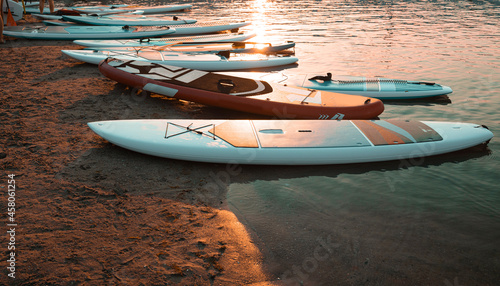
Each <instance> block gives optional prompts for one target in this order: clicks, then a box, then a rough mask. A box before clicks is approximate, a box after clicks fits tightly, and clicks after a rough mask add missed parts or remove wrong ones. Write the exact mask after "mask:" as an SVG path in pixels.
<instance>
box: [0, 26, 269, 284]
mask: <svg viewBox="0 0 500 286" xmlns="http://www.w3.org/2000/svg"><path fill="white" fill-rule="evenodd" d="M28 21H29V20H28ZM20 24H26V23H25V22H24V21H21V22H20ZM73 48H78V46H75V45H73V44H72V43H71V42H70V41H30V40H20V39H13V38H8V37H7V43H6V44H4V45H1V46H0V54H1V57H2V61H0V65H1V67H0V69H1V70H2V73H1V80H0V86H1V90H2V96H1V101H0V118H1V122H2V123H1V125H0V126H1V127H0V130H1V133H2V136H0V140H1V143H0V148H1V149H0V161H1V164H0V166H1V169H2V174H3V179H2V182H1V183H0V186H1V188H2V189H3V192H2V196H1V200H2V205H3V206H6V205H7V199H8V196H7V188H8V185H9V184H8V181H9V177H8V175H10V174H13V175H15V183H13V185H15V204H16V205H15V214H13V216H14V219H15V223H16V224H17V226H15V227H14V228H15V235H16V236H15V243H14V244H13V246H15V249H14V250H13V251H14V252H15V279H13V278H12V277H8V276H7V275H8V274H9V273H11V271H9V270H7V269H6V267H8V266H9V265H8V262H7V261H6V260H7V257H8V255H9V251H8V250H7V245H8V243H9V237H8V236H7V235H2V236H1V238H0V245H2V247H3V249H2V250H3V253H4V255H3V257H4V258H5V259H2V263H1V265H2V266H3V267H2V275H0V277H1V278H0V281H2V282H0V284H3V285H5V283H11V284H12V285H26V284H30V285H32V284H33V285H48V284H54V285H55V284H66V285H70V284H71V285H77V284H78V285H104V284H106V285H119V284H131V285H172V284H179V285H195V284H198V285H210V284H212V285H243V284H245V285H246V284H252V283H256V284H258V285H266V284H268V283H267V282H266V281H268V280H269V277H268V276H267V275H266V273H265V271H263V269H262V261H261V260H262V256H261V254H260V252H259V250H258V249H257V247H256V246H255V244H254V243H253V241H252V239H251V237H250V235H249V233H248V232H247V230H246V229H245V227H244V226H243V225H242V224H241V223H240V222H239V221H238V220H237V219H236V217H235V215H234V214H233V213H231V212H230V211H228V210H227V206H226V203H225V194H226V186H225V183H227V181H225V180H224V177H223V176H222V177H221V176H219V175H220V174H224V172H225V169H226V166H224V165H213V164H196V168H193V167H192V163H189V162H182V161H174V160H165V159H161V158H155V157H149V156H144V155H141V154H137V153H134V152H131V151H127V150H125V149H122V148H118V147H115V146H113V145H112V144H110V143H108V142H106V141H104V140H103V139H101V138H100V137H99V136H97V135H95V134H94V133H93V132H92V131H91V130H90V129H89V128H88V127H87V125H86V123H87V122H90V121H96V120H106V119H126V118H196V117H200V116H201V117H203V116H212V117H213V116H214V115H215V114H206V113H207V112H208V113H210V112H218V110H216V109H211V108H204V107H202V106H199V105H196V104H191V103H186V102H180V101H174V100H165V99H161V98H151V97H149V96H147V97H144V96H141V95H140V94H139V95H136V94H135V93H136V91H134V90H130V89H129V88H127V87H126V86H122V85H119V84H117V83H116V82H113V81H111V80H109V79H107V78H105V77H104V76H102V75H101V74H100V73H99V71H98V69H97V67H96V66H93V65H90V64H84V63H81V62H78V61H76V60H73V59H70V58H68V57H66V56H64V55H63V54H62V53H61V52H60V50H62V49H73ZM218 178H219V179H218ZM2 210H5V208H2ZM1 215H2V220H3V221H7V213H6V211H2V214H1ZM4 225H5V224H4ZM3 229H4V231H7V230H9V228H8V227H7V226H4V227H3Z"/></svg>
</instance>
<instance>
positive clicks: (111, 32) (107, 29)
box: [3, 26, 175, 40]
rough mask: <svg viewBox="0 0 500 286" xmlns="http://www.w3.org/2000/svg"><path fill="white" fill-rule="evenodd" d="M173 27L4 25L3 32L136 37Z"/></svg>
mask: <svg viewBox="0 0 500 286" xmlns="http://www.w3.org/2000/svg"><path fill="white" fill-rule="evenodd" d="M174 32H175V29H171V28H169V27H168V26H167V27H150V26H138V27H128V26H123V27H121V26H67V27H64V26H37V27H28V26H16V27H5V28H4V31H3V34H4V35H6V36H10V37H16V38H25V39H33V40H80V39H138V38H144V37H161V36H165V35H168V34H173V33H174Z"/></svg>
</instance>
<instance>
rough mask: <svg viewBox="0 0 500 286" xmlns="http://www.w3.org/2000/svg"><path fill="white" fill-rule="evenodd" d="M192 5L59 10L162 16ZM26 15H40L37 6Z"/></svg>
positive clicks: (96, 7)
mask: <svg viewBox="0 0 500 286" xmlns="http://www.w3.org/2000/svg"><path fill="white" fill-rule="evenodd" d="M191 7H192V5H190V4H185V5H160V6H137V5H135V6H134V5H127V4H119V5H101V6H74V7H64V8H61V9H66V10H73V11H77V12H80V13H82V14H99V13H117V12H123V13H126V12H131V11H137V10H141V11H143V13H144V14H163V13H168V12H176V11H183V10H188V9H191ZM26 13H40V9H39V8H38V6H29V7H26ZM43 13H44V14H50V9H49V8H48V7H46V8H44V10H43Z"/></svg>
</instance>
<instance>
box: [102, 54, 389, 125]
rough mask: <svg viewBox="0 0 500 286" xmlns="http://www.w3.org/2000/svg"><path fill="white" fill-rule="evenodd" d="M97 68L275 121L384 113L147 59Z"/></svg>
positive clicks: (349, 100) (363, 100)
mask: <svg viewBox="0 0 500 286" xmlns="http://www.w3.org/2000/svg"><path fill="white" fill-rule="evenodd" d="M99 70H100V71H101V73H102V74H103V75H104V76H106V77H108V78H110V79H112V80H115V81H117V82H119V83H122V84H125V85H129V86H133V87H136V88H139V89H142V90H146V91H149V92H154V93H157V94H161V95H164V96H168V97H174V98H178V99H182V100H187V101H193V102H197V103H201V104H205V105H212V106H217V107H222V108H227V109H233V110H238V111H243V112H249V113H255V114H261V115H266V116H273V117H276V118H291V119H293V118H296V119H371V118H375V117H377V116H378V115H379V114H380V113H382V111H383V110H384V105H383V103H382V102H381V101H380V100H378V99H371V98H368V97H363V96H356V95H347V94H340V93H332V92H327V91H315V90H309V89H305V88H301V87H288V86H284V85H280V84H270V83H268V82H265V81H259V80H253V79H246V78H240V77H233V76H228V75H223V74H218V73H210V72H205V71H200V70H194V69H189V68H181V67H178V66H168V65H160V64H154V63H149V62H143V61H121V60H116V59H107V60H105V61H102V62H101V64H100V65H99Z"/></svg>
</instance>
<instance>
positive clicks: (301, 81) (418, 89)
mask: <svg viewBox="0 0 500 286" xmlns="http://www.w3.org/2000/svg"><path fill="white" fill-rule="evenodd" d="M282 77H283V79H282V80H278V82H281V83H287V84H289V85H296V86H302V87H305V88H313V89H319V90H328V91H334V92H340V93H345V94H356V95H363V96H369V97H374V98H379V99H383V100H394V99H418V98H426V97H432V96H439V95H444V94H449V93H452V92H453V90H452V89H451V88H450V87H448V86H444V85H440V84H437V83H433V82H422V81H409V80H399V79H389V78H381V77H363V76H342V75H340V76H331V74H330V76H328V75H319V76H318V75H310V74H309V75H307V74H306V75H304V74H302V75H282Z"/></svg>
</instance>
